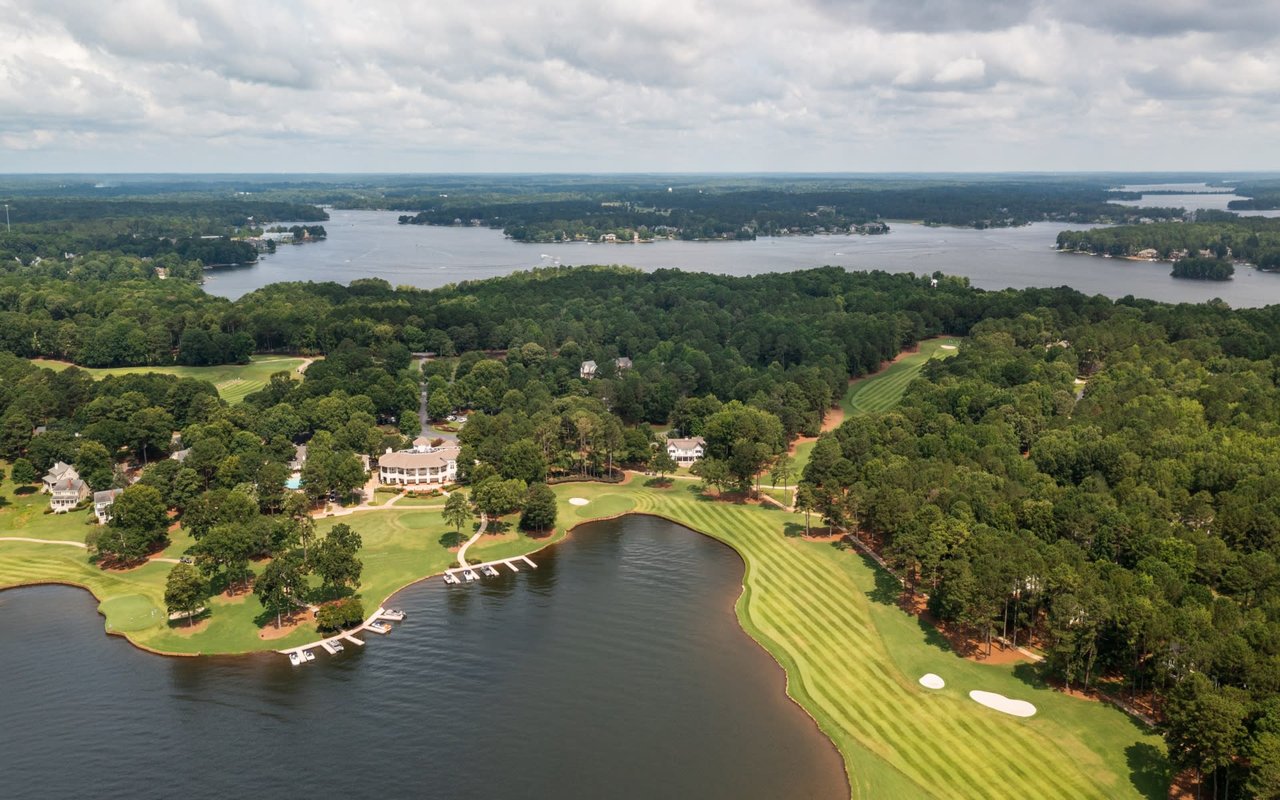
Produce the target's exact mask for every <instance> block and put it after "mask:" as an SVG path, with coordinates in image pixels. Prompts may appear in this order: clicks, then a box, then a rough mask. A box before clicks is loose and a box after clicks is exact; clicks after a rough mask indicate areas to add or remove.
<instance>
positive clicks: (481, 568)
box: [444, 556, 538, 584]
mask: <svg viewBox="0 0 1280 800" xmlns="http://www.w3.org/2000/svg"><path fill="white" fill-rule="evenodd" d="M459 561H461V559H459ZM522 561H523V562H524V565H525V566H527V567H529V568H530V569H537V568H538V565H537V564H535V563H533V560H532V559H531V558H529V557H528V556H513V557H511V558H499V559H496V560H494V561H485V562H484V563H482V564H466V563H465V562H464V563H463V564H462V566H460V567H454V568H453V569H447V570H445V571H444V582H445V583H449V584H454V583H461V582H462V581H460V580H459V579H458V576H459V575H462V576H464V577H465V576H466V575H467V573H471V574H472V575H473V576H474V577H471V578H467V580H468V581H474V580H477V579H478V578H479V576H480V575H489V576H496V575H498V574H499V572H498V569H497V567H498V566H499V565H502V566H505V567H506V568H507V569H509V570H511V571H512V572H519V571H520V568H519V567H517V566H516V564H518V563H520V562H522Z"/></svg>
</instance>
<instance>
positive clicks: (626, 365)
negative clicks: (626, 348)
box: [578, 356, 631, 380]
mask: <svg viewBox="0 0 1280 800" xmlns="http://www.w3.org/2000/svg"><path fill="white" fill-rule="evenodd" d="M613 366H614V369H615V370H617V371H618V372H622V371H623V370H626V369H631V359H630V358H627V357H626V356H619V357H618V358H615V359H614V360H613ZM598 369H600V365H599V364H597V363H596V362H594V361H583V362H582V366H580V367H578V377H579V378H585V379H586V380H591V379H592V378H594V377H595V376H596V370H598Z"/></svg>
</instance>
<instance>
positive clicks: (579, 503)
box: [569, 497, 591, 506]
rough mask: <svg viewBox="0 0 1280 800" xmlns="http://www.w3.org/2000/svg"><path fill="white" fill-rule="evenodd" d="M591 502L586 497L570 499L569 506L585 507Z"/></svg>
mask: <svg viewBox="0 0 1280 800" xmlns="http://www.w3.org/2000/svg"><path fill="white" fill-rule="evenodd" d="M590 502H591V501H590V500H588V499H587V498H585V497H570V498H569V505H571V506H585V505H586V504H587V503H590Z"/></svg>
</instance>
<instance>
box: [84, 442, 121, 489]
mask: <svg viewBox="0 0 1280 800" xmlns="http://www.w3.org/2000/svg"><path fill="white" fill-rule="evenodd" d="M75 468H76V472H78V473H80V479H81V480H83V481H84V482H85V483H87V484H89V487H90V488H92V489H93V490H94V491H95V492H100V491H103V490H105V489H110V488H111V483H112V482H113V481H114V480H115V470H113V469H112V464H111V454H110V453H108V452H107V448H105V447H103V446H102V444H101V443H99V442H95V441H92V440H89V441H85V442H82V443H81V444H80V450H79V452H78V453H77V454H76V463H75Z"/></svg>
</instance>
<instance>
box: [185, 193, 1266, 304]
mask: <svg viewBox="0 0 1280 800" xmlns="http://www.w3.org/2000/svg"><path fill="white" fill-rule="evenodd" d="M330 216H331V219H330V220H329V221H328V222H326V223H325V229H326V230H327V231H328V232H329V238H328V239H327V240H326V241H323V242H316V243H312V244H303V245H292V246H285V247H281V248H280V249H279V250H277V251H276V253H275V254H273V255H266V256H263V258H262V260H261V261H260V262H259V263H258V264H256V265H252V266H248V267H239V268H235V269H228V270H217V271H211V272H209V273H208V279H207V282H206V284H205V289H206V290H207V291H208V292H210V293H212V294H217V295H222V296H225V297H231V298H235V297H239V296H241V295H243V294H245V293H247V292H251V291H253V290H254V289H258V288H261V287H263V286H266V285H267V284H269V283H276V282H278V281H306V280H314V281H336V282H338V283H343V284H346V283H350V282H351V281H353V280H356V279H357V278H370V277H378V278H384V279H386V280H387V281H390V282H391V283H392V285H401V284H403V285H409V286H418V287H423V288H435V287H439V286H444V285H446V284H450V283H457V282H459V281H464V280H474V279H480V278H491V277H496V276H499V275H506V274H509V273H511V272H515V271H517V270H522V269H529V268H532V267H537V266H545V265H549V264H553V263H556V262H559V263H561V264H566V265H581V264H629V265H631V266H635V267H639V268H641V269H646V270H652V269H658V268H662V267H676V268H679V269H684V270H691V271H698V272H713V273H723V274H727V275H756V274H760V273H764V272H785V271H791V270H797V269H809V268H811V267H818V266H824V265H835V266H842V267H847V268H849V269H859V270H866V269H883V270H887V271H890V272H915V273H916V274H925V273H932V272H935V271H942V272H945V273H948V274H951V275H963V276H965V277H967V278H969V279H970V281H971V282H972V283H973V285H975V286H977V287H980V288H983V289H1004V288H1007V287H1013V288H1016V289H1022V288H1026V287H1030V286H1064V285H1065V286H1072V287H1075V288H1076V289H1079V290H1080V291H1082V292H1085V293H1087V294H1102V295H1106V296H1108V297H1113V298H1120V297H1124V296H1126V295H1133V296H1135V297H1149V298H1153V299H1156V300H1164V301H1167V302H1188V303H1198V302H1203V301H1205V300H1210V299H1213V298H1215V297H1217V298H1221V299H1223V300H1225V301H1226V302H1228V303H1229V304H1231V305H1232V306H1236V307H1244V306H1260V305H1269V304H1272V303H1280V274H1266V273H1258V272H1255V271H1254V270H1250V269H1241V270H1237V272H1236V277H1235V279H1234V280H1231V281H1224V282H1214V281H1187V280H1177V279H1174V278H1171V277H1169V265H1168V264H1153V263H1148V262H1137V261H1124V260H1117V259H1104V258H1098V257H1093V256H1080V255H1073V254H1066V253H1059V252H1056V251H1055V250H1054V249H1053V245H1054V242H1055V241H1056V239H1057V235H1058V231H1060V230H1062V229H1063V228H1064V227H1066V226H1064V225H1063V224H1062V223H1056V222H1040V223H1035V224H1032V225H1027V226H1024V227H1020V228H998V229H992V230H982V231H979V230H972V229H969V228H931V227H926V226H924V225H912V224H907V223H893V224H892V231H891V232H890V233H889V234H887V235H883V236H787V237H770V238H761V239H757V240H755V241H750V242H680V241H660V242H654V243H652V244H638V245H637V244H589V243H585V242H580V243H574V244H561V245H547V244H541V245H539V244H522V243H519V242H513V241H511V240H510V239H507V238H505V237H504V236H503V235H502V233H501V232H500V231H494V230H489V229H488V228H470V227H466V228H463V227H458V228H454V227H432V226H426V225H400V224H398V222H397V217H398V216H399V214H398V213H397V212H390V211H343V210H336V209H335V210H332V211H331V212H330Z"/></svg>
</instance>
